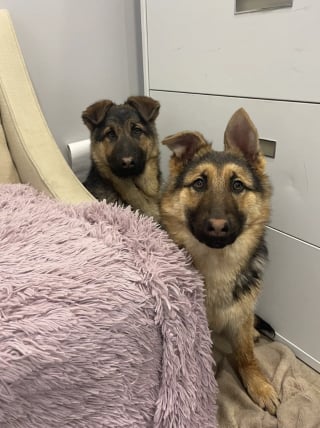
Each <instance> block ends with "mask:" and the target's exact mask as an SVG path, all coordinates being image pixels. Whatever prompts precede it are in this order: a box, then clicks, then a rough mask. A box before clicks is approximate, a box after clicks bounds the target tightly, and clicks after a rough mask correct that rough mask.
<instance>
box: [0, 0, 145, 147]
mask: <svg viewBox="0 0 320 428" xmlns="http://www.w3.org/2000/svg"><path fill="white" fill-rule="evenodd" d="M0 8H3V9H8V10H9V12H10V15H11V18H12V20H13V24H14V27H15V31H16V33H17V37H18V40H19V44H20V46H21V49H22V53H23V56H24V59H25V62H26V64H27V68H28V70H29V73H30V77H31V79H32V82H33V84H34V88H35V91H36V93H37V95H38V98H39V101H40V105H41V107H42V111H43V113H44V115H45V117H46V119H47V122H48V125H49V128H50V130H51V131H52V133H53V135H54V137H55V138H56V141H57V143H58V145H59V146H60V148H61V150H62V152H63V154H64V155H66V150H65V147H66V144H68V143H69V142H73V141H77V140H82V139H85V138H88V131H87V129H86V127H85V126H84V125H83V124H82V121H81V117H80V116H81V112H82V111H83V110H84V108H85V107H87V106H88V105H89V104H91V103H92V102H94V101H96V100H98V99H102V98H109V99H112V100H114V101H116V102H122V101H124V100H125V99H126V98H127V97H128V96H129V95H137V94H142V93H143V77H142V58H141V30H140V6H139V1H138V0H90V1H89V0H55V1H48V0H47V1H43V0H28V1H23V0H0Z"/></svg>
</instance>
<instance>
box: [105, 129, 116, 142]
mask: <svg viewBox="0 0 320 428" xmlns="http://www.w3.org/2000/svg"><path fill="white" fill-rule="evenodd" d="M106 137H107V138H109V140H115V139H116V138H117V136H116V133H115V132H114V131H113V130H112V129H111V130H110V131H108V132H107V133H106Z"/></svg>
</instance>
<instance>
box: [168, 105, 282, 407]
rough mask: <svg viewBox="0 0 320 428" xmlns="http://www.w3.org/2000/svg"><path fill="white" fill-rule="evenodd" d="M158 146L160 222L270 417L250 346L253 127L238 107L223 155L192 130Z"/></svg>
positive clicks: (258, 256) (257, 251) (256, 161)
mask: <svg viewBox="0 0 320 428" xmlns="http://www.w3.org/2000/svg"><path fill="white" fill-rule="evenodd" d="M163 143H164V144H165V145H166V146H167V147H168V148H169V149H170V150H171V151H172V152H173V154H172V156H171V159H170V172H169V178H168V182H167V185H166V188H165V189H164V192H163V195H162V197H161V202H160V213H161V223H162V224H163V226H164V227H165V228H166V230H167V231H168V233H169V235H170V236H171V237H172V239H173V240H174V241H175V242H176V243H177V244H178V245H179V246H181V247H185V248H186V249H187V250H188V251H189V253H190V254H191V256H192V258H193V262H194V265H195V266H196V268H197V269H198V270H199V271H200V272H201V273H202V275H203V277H204V280H205V286H206V307H207V316H208V322H209V325H210V328H211V329H212V330H213V331H214V332H216V333H222V334H224V335H225V336H226V337H227V339H228V340H229V341H230V344H231V347H232V362H233V364H234V367H235V369H236V370H237V372H238V374H239V376H240V378H241V380H242V382H243V385H244V386H245V388H246V389H247V391H248V393H249V395H250V396H251V398H252V399H253V401H255V402H256V403H257V404H258V405H259V406H261V407H262V408H265V409H267V410H268V411H269V412H270V413H272V414H275V413H276V409H277V406H278V404H279V398H278V394H277V392H276V391H275V389H274V387H273V385H272V384H271V383H270V382H269V380H267V379H266V377H265V375H264V374H263V371H262V370H261V368H260V366H259V363H258V361H257V359H256V357H255V355H254V350H253V349H254V337H255V329H254V308H255V304H256V300H257V297H258V294H259V290H260V287H261V282H262V276H263V270H264V265H265V263H266V260H267V248H266V244H265V239H264V236H265V226H266V224H267V223H268V221H269V216H270V197H271V185H270V182H269V179H268V176H267V174H266V171H265V160H264V157H263V154H262V153H261V151H260V148H259V139H258V133H257V130H256V128H255V126H254V124H253V123H252V121H251V119H250V117H249V116H248V114H247V113H246V112H245V110H243V109H239V110H237V111H236V112H235V113H234V115H233V116H232V117H231V119H230V121H229V123H228V125H227V128H226V131H225V150H224V151H223V152H218V151H215V150H213V149H212V147H211V145H210V144H209V143H208V142H207V141H206V140H205V138H204V137H203V135H202V134H200V133H199V132H190V131H184V132H180V133H178V134H175V135H172V136H170V137H167V138H166V139H165V140H164V141H163Z"/></svg>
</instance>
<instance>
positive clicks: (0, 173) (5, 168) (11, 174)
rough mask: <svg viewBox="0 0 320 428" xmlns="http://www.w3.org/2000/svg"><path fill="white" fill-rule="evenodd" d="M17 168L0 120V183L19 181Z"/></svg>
mask: <svg viewBox="0 0 320 428" xmlns="http://www.w3.org/2000/svg"><path fill="white" fill-rule="evenodd" d="M19 182H20V179H19V176H18V173H17V170H16V168H15V166H14V164H13V162H12V159H11V156H10V153H9V150H8V147H7V142H6V138H5V135H4V132H3V128H2V124H1V122H0V183H19Z"/></svg>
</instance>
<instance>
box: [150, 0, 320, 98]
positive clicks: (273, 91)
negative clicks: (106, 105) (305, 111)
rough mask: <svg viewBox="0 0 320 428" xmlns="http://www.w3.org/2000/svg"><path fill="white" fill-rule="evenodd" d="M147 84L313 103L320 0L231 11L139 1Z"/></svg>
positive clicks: (228, 0) (183, 1) (319, 92)
mask: <svg viewBox="0 0 320 428" xmlns="http://www.w3.org/2000/svg"><path fill="white" fill-rule="evenodd" d="M146 12H147V13H146V15H147V16H146V18H147V25H146V26H145V28H144V35H145V37H146V39H147V43H148V52H147V56H148V60H147V62H148V66H149V87H150V89H157V90H172V91H181V92H190V93H204V94H215V95H219V94H220V95H233V96H242V97H244V96H245V97H254V98H265V99H283V100H299V101H301V100H302V101H317V102H320V85H319V76H320V61H319V40H320V26H319V16H320V2H319V1H315V0H295V1H294V2H293V7H292V8H284V9H278V10H272V11H265V12H258V13H248V14H241V15H235V14H234V0H223V1H212V0H201V1H200V2H197V3H196V2H195V1H194V0H175V1H172V0H161V1H159V0H147V2H146Z"/></svg>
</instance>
